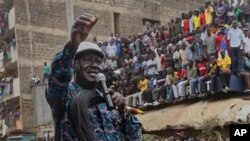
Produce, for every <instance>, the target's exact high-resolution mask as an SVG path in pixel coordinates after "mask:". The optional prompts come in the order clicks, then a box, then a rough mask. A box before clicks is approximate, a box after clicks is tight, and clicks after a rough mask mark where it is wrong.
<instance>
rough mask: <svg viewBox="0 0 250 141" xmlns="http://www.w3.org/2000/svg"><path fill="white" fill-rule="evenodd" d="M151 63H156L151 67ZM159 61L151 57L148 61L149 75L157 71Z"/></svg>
mask: <svg viewBox="0 0 250 141" xmlns="http://www.w3.org/2000/svg"><path fill="white" fill-rule="evenodd" d="M151 65H155V66H154V67H149V66H151ZM156 66H157V62H156V59H154V60H152V59H149V60H148V61H147V67H148V75H154V74H155V73H156V72H157V67H156Z"/></svg>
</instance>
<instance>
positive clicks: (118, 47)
mask: <svg viewBox="0 0 250 141" xmlns="http://www.w3.org/2000/svg"><path fill="white" fill-rule="evenodd" d="M249 28H250V1H249V0H245V1H244V2H243V3H242V4H240V1H239V3H237V4H236V6H233V4H232V3H231V2H230V1H229V0H214V1H206V2H205V5H204V6H201V7H199V8H197V9H194V10H191V11H188V12H186V13H182V14H181V17H177V18H175V19H171V20H170V22H169V23H168V25H166V26H151V27H148V28H147V29H146V30H145V31H143V32H141V33H137V34H136V35H134V36H129V37H128V38H124V37H120V36H119V35H114V34H111V35H110V37H109V38H108V39H107V41H105V42H101V41H97V39H96V38H94V39H93V42H96V43H97V44H98V45H99V47H100V48H101V49H102V51H103V52H104V53H105V54H106V58H105V60H104V62H103V68H104V74H105V75H106V77H107V83H108V86H109V87H112V88H114V89H115V90H117V91H119V92H121V93H122V94H124V95H125V96H126V101H127V104H129V105H131V106H135V107H136V106H141V105H149V104H153V105H158V104H159V103H160V102H166V103H172V102H178V101H182V100H184V99H187V98H195V97H205V96H207V95H208V94H214V93H215V92H216V91H218V90H216V88H215V87H216V86H217V85H218V83H221V85H222V87H223V88H222V90H221V91H223V92H225V93H227V92H228V91H230V76H231V75H235V76H237V77H242V80H243V81H244V89H245V90H248V89H250V32H249V31H248V30H249ZM217 78H219V79H220V82H218V81H217V80H216V79H217ZM208 81H209V82H210V83H207V82H208ZM207 85H209V86H207Z"/></svg>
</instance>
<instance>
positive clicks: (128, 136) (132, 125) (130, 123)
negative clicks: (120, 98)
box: [123, 114, 142, 141]
mask: <svg viewBox="0 0 250 141" xmlns="http://www.w3.org/2000/svg"><path fill="white" fill-rule="evenodd" d="M123 123H124V124H123V125H124V126H123V128H124V136H125V140H126V141H141V139H142V133H141V128H142V125H141V123H140V122H139V120H138V119H137V118H136V117H135V116H133V115H131V114H129V115H128V116H127V117H126V118H125V119H124V122H123Z"/></svg>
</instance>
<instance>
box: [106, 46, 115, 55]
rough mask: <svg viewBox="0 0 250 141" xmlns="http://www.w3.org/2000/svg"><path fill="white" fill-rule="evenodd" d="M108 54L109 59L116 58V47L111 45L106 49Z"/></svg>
mask: <svg viewBox="0 0 250 141" xmlns="http://www.w3.org/2000/svg"><path fill="white" fill-rule="evenodd" d="M106 53H107V55H108V56H109V57H114V56H115V45H111V44H109V45H108V46H107V48H106Z"/></svg>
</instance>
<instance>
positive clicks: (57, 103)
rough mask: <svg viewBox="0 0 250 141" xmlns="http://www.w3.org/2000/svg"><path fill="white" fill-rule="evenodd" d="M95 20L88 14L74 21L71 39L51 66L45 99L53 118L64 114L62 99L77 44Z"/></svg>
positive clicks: (66, 89)
mask: <svg viewBox="0 0 250 141" xmlns="http://www.w3.org/2000/svg"><path fill="white" fill-rule="evenodd" d="M97 20H98V19H97V18H95V17H93V16H90V15H88V14H86V15H85V14H84V15H81V16H79V17H78V18H77V20H76V21H75V23H74V25H73V27H72V31H71V38H70V40H69V41H68V42H67V43H66V45H65V46H64V48H63V49H62V50H61V51H60V52H59V53H57V54H56V56H55V58H54V60H53V61H52V65H51V74H50V76H49V79H48V86H47V89H46V98H47V100H48V103H49V104H50V105H51V106H52V113H53V115H54V116H60V115H61V114H62V112H64V108H63V107H64V105H63V104H64V101H63V100H64V99H65V98H66V95H67V92H68V84H69V82H70V81H71V79H72V75H73V59H74V56H75V53H76V50H77V48H78V46H79V44H80V43H81V42H82V41H84V40H85V39H86V38H87V36H88V34H89V32H90V30H91V29H92V27H93V26H94V25H95V24H96V22H97Z"/></svg>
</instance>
